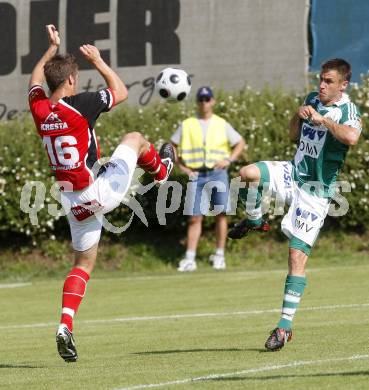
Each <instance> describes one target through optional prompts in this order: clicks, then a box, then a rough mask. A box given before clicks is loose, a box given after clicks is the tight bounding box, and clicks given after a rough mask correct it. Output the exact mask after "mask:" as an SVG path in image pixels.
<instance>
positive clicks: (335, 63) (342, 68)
mask: <svg viewBox="0 0 369 390" xmlns="http://www.w3.org/2000/svg"><path fill="white" fill-rule="evenodd" d="M329 70H336V71H337V72H338V73H339V74H340V76H341V77H342V80H345V81H350V80H351V73H352V72H351V65H350V64H349V63H348V62H347V61H345V60H343V59H342V58H333V59H331V60H328V61H327V62H325V63H324V64H323V65H322V71H323V72H327V71H329Z"/></svg>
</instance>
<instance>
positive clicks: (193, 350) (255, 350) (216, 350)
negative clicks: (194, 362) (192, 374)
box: [132, 348, 265, 355]
mask: <svg viewBox="0 0 369 390" xmlns="http://www.w3.org/2000/svg"><path fill="white" fill-rule="evenodd" d="M245 351H248V352H250V351H251V352H265V350H264V349H263V350H262V349H257V348H193V349H170V350H165V351H145V352H133V353H132V355H166V354H172V353H196V352H245Z"/></svg>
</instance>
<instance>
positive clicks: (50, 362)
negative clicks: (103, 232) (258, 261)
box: [0, 266, 369, 390]
mask: <svg viewBox="0 0 369 390" xmlns="http://www.w3.org/2000/svg"><path fill="white" fill-rule="evenodd" d="M368 273H369V267H366V266H356V267H334V268H333V267H331V268H321V269H312V270H310V271H309V272H308V286H307V288H306V290H305V295H304V296H303V299H302V303H301V305H300V310H298V312H297V314H296V317H295V322H294V337H293V340H292V342H291V343H289V344H288V345H287V346H286V347H285V348H284V349H283V350H282V351H280V352H274V353H270V352H269V353H268V352H265V351H264V349H263V345H264V342H265V339H266V337H267V335H268V332H269V330H271V329H272V328H273V327H274V326H275V324H276V323H277V321H278V319H279V308H280V306H281V303H282V293H283V285H284V279H285V272H283V271H265V270H264V271H260V272H257V271H252V272H248V271H240V270H238V271H226V272H211V271H207V272H206V271H200V272H197V273H193V274H185V275H182V274H175V273H173V272H172V273H168V274H164V275H155V276H131V277H130V276H127V277H114V276H113V275H112V276H113V277H112V278H109V279H107V278H98V277H95V278H92V280H91V282H90V283H89V286H88V290H87V295H86V298H85V300H84V302H83V303H82V305H81V307H80V311H79V313H78V314H77V316H76V320H75V329H74V334H75V338H76V343H77V348H78V353H79V360H78V362H77V363H70V364H67V363H64V362H63V361H62V360H61V359H60V358H59V356H58V354H57V351H56V346H55V337H54V334H55V330H56V324H57V321H58V319H59V311H60V292H61V288H62V283H63V280H50V279H49V280H44V281H34V282H32V283H29V284H26V285H19V286H14V285H9V286H8V285H4V284H1V285H0V302H1V322H0V333H1V340H2V342H1V353H0V356H1V357H0V388H4V389H12V390H13V389H29V390H30V389H35V390H36V389H37V390H42V389H53V390H54V389H68V390H70V389H132V390H133V389H151V388H158V389H178V390H179V389H190V388H191V389H283V390H288V389H365V388H368V379H369V378H368V376H369V368H368V366H369V289H368V286H369V284H368Z"/></svg>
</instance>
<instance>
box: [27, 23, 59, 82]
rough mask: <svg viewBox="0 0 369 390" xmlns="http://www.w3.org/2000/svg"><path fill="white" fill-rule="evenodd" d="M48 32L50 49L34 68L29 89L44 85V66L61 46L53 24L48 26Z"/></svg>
mask: <svg viewBox="0 0 369 390" xmlns="http://www.w3.org/2000/svg"><path fill="white" fill-rule="evenodd" d="M46 32H47V36H48V38H49V48H48V49H47V50H46V52H45V54H44V55H43V56H42V57H41V59H40V60H39V61H38V62H37V64H36V66H35V67H34V69H33V71H32V74H31V78H30V80H29V85H28V86H29V88H31V87H33V86H34V85H42V84H43V83H44V81H45V74H44V65H45V64H46V62H47V61H49V60H50V59H51V58H52V57H53V56H54V55H55V54H56V52H57V51H58V49H59V46H60V38H59V33H58V30H57V29H56V27H55V26H54V25H53V24H48V25H47V26H46Z"/></svg>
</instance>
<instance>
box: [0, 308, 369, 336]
mask: <svg viewBox="0 0 369 390" xmlns="http://www.w3.org/2000/svg"><path fill="white" fill-rule="evenodd" d="M365 307H369V303H352V304H346V305H327V306H312V307H301V308H299V311H318V310H340V309H361V308H365ZM280 311H281V309H280V308H279V309H266V310H247V311H233V312H224V313H188V314H169V315H163V316H142V317H118V318H110V319H106V320H81V321H78V323H79V324H89V325H90V324H112V323H117V322H138V321H163V320H178V319H186V318H211V317H213V318H214V317H234V316H249V315H259V314H269V313H279V312H280ZM56 325H57V323H56V322H40V323H35V324H18V325H2V326H0V330H7V329H26V328H47V327H50V326H56Z"/></svg>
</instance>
